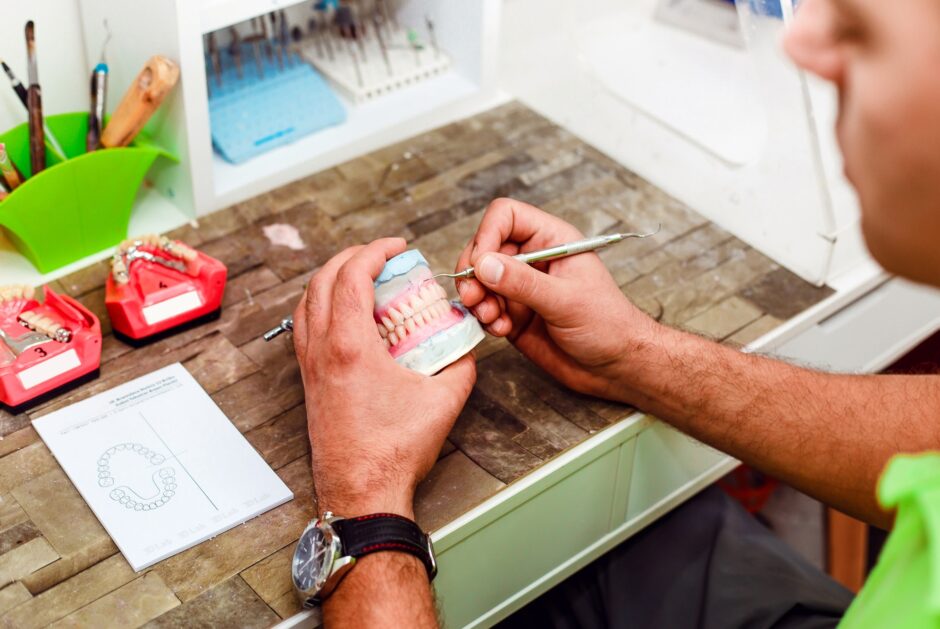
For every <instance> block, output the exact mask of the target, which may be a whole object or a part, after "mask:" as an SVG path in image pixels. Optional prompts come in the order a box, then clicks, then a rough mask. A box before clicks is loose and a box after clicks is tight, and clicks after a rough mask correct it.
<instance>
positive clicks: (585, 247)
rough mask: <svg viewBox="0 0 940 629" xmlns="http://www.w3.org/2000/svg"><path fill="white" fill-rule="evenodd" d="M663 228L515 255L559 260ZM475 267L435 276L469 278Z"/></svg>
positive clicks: (529, 260) (531, 261)
mask: <svg viewBox="0 0 940 629" xmlns="http://www.w3.org/2000/svg"><path fill="white" fill-rule="evenodd" d="M660 229H662V225H661V224H660V225H659V227H657V228H656V231H652V232H649V233H646V234H640V233H626V234H605V235H603V236H595V237H593V238H585V239H584V240H576V241H575V242H569V243H566V244H564V245H557V246H555V247H549V248H548V249H541V250H539V251H528V252H526V253H520V254H518V255H515V256H513V257H514V258H515V259H516V260H520V261H522V262H525V263H526V264H535V263H536V262H547V261H548V260H557V259H558V258H567V257H568V256H573V255H576V254H579V253H585V252H587V251H596V250H597V249H603V248H604V247H608V246H610V245H613V244H616V243H618V242H621V241H623V240H626V239H627V238H649V237H650V236H654V235H656V234H658V233H659V230H660ZM473 276H474V275H473V267H472V266H471V267H468V268H466V269H464V270H463V271H460V272H459V273H438V274H437V275H435V276H434V277H435V278H438V277H452V278H455V279H469V278H471V277H473Z"/></svg>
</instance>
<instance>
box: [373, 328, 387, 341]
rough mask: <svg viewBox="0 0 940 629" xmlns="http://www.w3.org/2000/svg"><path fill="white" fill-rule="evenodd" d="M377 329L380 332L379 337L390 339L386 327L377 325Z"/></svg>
mask: <svg viewBox="0 0 940 629" xmlns="http://www.w3.org/2000/svg"><path fill="white" fill-rule="evenodd" d="M375 327H376V328H377V329H378V331H379V336H381V337H382V338H383V339H384V338H388V330H387V329H386V328H385V326H384V325H376V326H375Z"/></svg>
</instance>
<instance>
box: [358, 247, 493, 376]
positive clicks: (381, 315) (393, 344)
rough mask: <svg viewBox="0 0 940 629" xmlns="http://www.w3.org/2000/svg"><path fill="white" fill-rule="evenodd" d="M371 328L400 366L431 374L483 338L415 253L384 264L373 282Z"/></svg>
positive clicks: (464, 311) (465, 310)
mask: <svg viewBox="0 0 940 629" xmlns="http://www.w3.org/2000/svg"><path fill="white" fill-rule="evenodd" d="M373 318H374V319H375V323H376V329H377V330H378V333H379V336H380V337H381V338H382V340H383V342H384V343H385V346H386V347H387V348H388V351H389V353H390V354H391V355H392V357H393V358H394V359H395V360H396V361H398V362H399V363H400V364H402V365H404V366H405V367H408V368H409V369H412V370H414V371H417V372H418V373H422V374H425V375H431V374H434V373H437V372H438V371H440V370H441V369H443V368H444V367H446V366H447V365H449V364H451V363H452V362H454V361H455V360H457V359H458V358H460V357H461V356H463V355H464V354H466V353H467V352H469V351H470V350H471V349H473V348H474V347H475V346H476V345H477V344H478V343H479V342H480V341H482V340H483V336H484V335H483V329H482V328H481V327H480V324H479V322H477V320H476V318H475V317H473V316H472V315H471V314H470V313H469V312H467V309H466V308H464V307H463V305H462V304H460V303H459V302H457V301H454V302H449V301H447V292H446V291H445V290H444V289H443V288H442V287H441V286H440V285H439V284H438V283H437V281H436V280H434V279H433V277H432V274H431V269H430V268H429V267H428V263H427V260H425V259H424V256H422V255H421V252H419V251H417V250H411V251H406V252H404V253H402V254H400V255H397V256H395V257H394V258H392V259H391V260H389V261H388V262H387V263H386V265H385V268H384V269H382V273H381V274H380V275H379V277H378V278H377V279H376V280H375V310H374V312H373Z"/></svg>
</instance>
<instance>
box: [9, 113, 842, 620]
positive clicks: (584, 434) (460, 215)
mask: <svg viewBox="0 0 940 629" xmlns="http://www.w3.org/2000/svg"><path fill="white" fill-rule="evenodd" d="M497 196H513V197H516V198H519V199H523V200H526V201H529V202H531V203H533V204H535V205H539V206H541V207H543V208H545V209H546V210H548V211H550V212H553V213H555V214H558V215H559V216H561V217H563V218H565V219H566V220H568V221H571V222H572V223H574V224H575V225H577V226H578V227H579V228H580V229H581V230H582V231H584V232H585V233H587V234H589V235H590V234H597V233H600V232H606V231H613V230H619V231H635V230H643V229H648V228H650V227H651V226H655V225H656V224H657V223H660V222H661V223H662V224H663V229H662V232H661V233H660V234H659V235H657V236H656V237H654V238H650V239H647V240H642V241H639V240H638V241H632V242H630V243H627V244H624V245H621V246H619V247H616V248H613V249H610V250H607V251H604V252H603V253H602V257H603V258H604V260H605V262H606V264H607V265H608V267H609V268H610V270H611V272H612V273H613V274H614V277H615V278H616V279H617V282H618V283H619V284H620V285H621V286H622V287H623V290H624V292H625V293H626V294H627V295H629V296H630V297H631V298H632V299H634V300H635V302H636V303H637V304H639V305H640V306H641V307H642V308H644V309H645V310H647V311H648V312H650V313H651V314H653V315H654V316H656V317H658V318H659V319H660V320H662V321H664V322H666V323H669V324H671V325H678V326H683V327H686V328H689V329H692V330H695V331H698V332H699V333H702V334H705V335H708V336H712V337H714V338H716V339H719V340H723V341H726V342H729V343H737V344H745V343H747V342H749V341H751V340H753V339H755V338H757V337H758V336H760V335H762V334H763V333H765V332H767V331H769V330H771V329H772V328H774V327H775V326H777V325H779V324H781V323H782V322H783V321H785V320H786V319H788V318H790V317H792V316H794V315H795V314H797V313H799V312H800V311H802V310H804V309H805V308H807V307H808V306H810V305H812V304H814V303H817V302H818V301H820V300H821V299H823V298H824V297H826V296H827V295H828V294H829V293H830V291H829V289H826V288H821V289H820V288H815V287H813V286H810V285H808V284H807V283H805V282H803V281H802V280H800V279H799V278H797V277H796V276H794V275H793V274H791V273H789V272H788V271H786V270H784V269H781V268H780V267H778V266H777V265H776V264H774V263H773V262H772V261H770V260H769V259H767V258H766V257H764V256H763V255H761V254H760V253H758V252H757V251H755V250H754V249H752V248H750V247H748V246H747V245H746V244H744V243H742V242H741V241H739V240H737V239H735V238H733V237H732V236H731V235H730V234H728V233H727V232H725V231H723V230H722V229H720V228H718V227H716V226H715V225H713V224H711V223H709V222H708V221H707V220H705V219H704V218H702V217H701V216H699V215H697V214H696V213H694V212H693V211H691V210H690V209H689V208H687V207H685V206H683V205H682V204H680V203H679V202H677V201H675V200H674V199H671V198H670V197H668V196H667V195H665V194H663V193H662V192H661V191H659V190H657V189H656V188H654V187H653V186H651V185H649V184H648V183H646V182H644V181H642V180H641V179H639V178H638V177H637V176H636V175H634V174H633V173H631V172H629V171H627V170H625V169H624V168H622V167H620V166H619V165H618V164H616V163H614V162H612V161H611V160H610V159H608V158H607V157H605V156H604V155H602V154H600V153H599V152H597V151H596V150H594V149H592V148H591V147H589V146H587V145H585V144H584V143H583V142H581V141H579V140H578V139H577V138H575V137H573V136H572V135H571V134H569V133H568V132H566V131H564V130H563V129H561V128H559V127H558V126H556V125H554V124H552V123H551V122H549V121H547V120H545V119H544V118H541V117H540V116H538V115H536V114H535V113H533V112H531V111H530V110H528V109H526V108H525V107H523V106H521V105H519V104H515V103H512V104H508V105H505V106H503V107H500V108H498V109H494V110H491V111H489V112H485V113H483V114H481V115H478V116H475V117H473V118H470V119H467V120H464V121H461V122H457V123H454V124H451V125H448V126H446V127H443V128H440V129H437V130H435V131H432V132H430V133H426V134H424V135H421V136H418V137H415V138H412V139H410V140H407V141H404V142H401V143H399V144H397V145H394V146H390V147H388V148H385V149H383V150H380V151H377V152H375V153H371V154H369V155H365V156H363V157H360V158H358V159H355V160H353V161H351V162H348V163H345V164H342V165H339V166H337V167H335V168H332V169H330V170H327V171H324V172H321V173H318V174H316V175H313V176H311V177H309V178H307V179H304V180H301V181H299V182H296V183H293V184H291V185H288V186H285V187H283V188H280V189H278V190H275V191H273V192H270V193H266V194H263V195H261V196H259V197H257V198H255V199H252V200H250V201H247V202H244V203H240V204H238V205H236V206H233V207H231V208H228V209H225V210H223V211H220V212H217V213H215V214H213V215H210V216H208V217H205V218H204V219H202V220H200V221H199V224H198V225H191V226H185V227H183V228H181V229H179V230H177V232H175V233H174V234H171V235H172V236H174V237H178V238H181V239H183V240H184V241H185V242H187V243H189V244H190V245H193V246H197V247H199V248H200V249H202V250H203V251H205V252H206V253H208V254H209V255H212V256H214V257H216V258H219V259H221V260H222V261H223V262H224V263H225V264H226V265H228V268H229V273H230V275H229V284H228V288H227V291H226V296H225V302H224V310H223V314H222V317H221V318H220V319H219V320H217V321H215V322H211V323H208V324H206V325H203V326H201V327H198V328H195V329H192V330H188V331H186V332H184V333H181V334H179V335H176V336H172V337H170V338H167V339H164V340H162V341H160V342H158V343H155V344H153V345H149V346H146V347H144V348H141V349H132V348H131V347H129V346H127V345H125V344H123V343H121V342H120V341H118V340H116V339H115V338H114V337H113V336H112V335H110V333H109V325H108V322H107V317H106V315H105V313H104V307H103V299H104V289H103V283H104V279H105V276H106V273H107V268H108V267H107V265H106V263H99V264H95V265H93V266H91V267H89V268H87V269H84V270H82V271H79V272H77V273H74V274H72V275H69V276H67V277H64V278H62V279H61V280H59V281H58V282H56V283H54V284H53V287H54V288H57V289H59V290H61V291H64V292H66V293H68V294H70V295H73V296H75V297H77V298H79V299H80V300H81V301H82V302H83V303H85V304H86V305H87V306H89V307H90V308H91V309H92V310H94V311H95V312H96V313H97V314H98V315H99V316H100V317H101V319H102V325H103V328H104V332H105V334H106V336H105V338H104V343H103V356H102V364H101V375H100V377H99V378H98V379H97V380H95V381H92V382H90V383H88V384H85V385H83V386H82V387H80V388H78V389H76V390H73V391H71V392H68V393H66V394H64V395H61V396H60V397H57V398H55V399H52V400H51V401H48V402H46V403H45V404H44V405H42V406H40V407H38V408H34V409H32V410H31V411H29V413H22V414H19V415H15V416H14V415H11V414H9V413H7V412H5V411H2V410H0V435H2V436H3V440H2V441H0V457H2V458H0V587H2V589H0V625H2V626H14V627H29V626H41V625H46V624H50V623H56V622H59V623H62V624H64V625H75V626H78V625H82V626H106V625H120V626H123V627H129V626H137V625H142V624H145V623H148V622H149V623H150V626H167V627H169V626H188V625H194V624H200V623H202V626H217V627H222V626H243V627H265V626H269V625H272V624H273V623H276V622H278V621H279V620H280V619H282V618H287V617H289V616H291V615H292V614H294V613H296V612H297V611H298V606H297V603H296V601H295V599H294V595H293V593H292V591H291V587H290V578H289V570H288V567H289V560H290V556H291V554H292V552H293V546H294V542H295V541H296V539H297V537H298V536H299V534H300V532H301V531H302V529H303V528H304V526H305V525H306V523H307V522H308V520H310V519H311V518H312V517H313V516H314V514H315V513H316V507H315V504H314V499H313V492H312V489H313V488H312V486H311V477H310V469H309V468H310V463H309V444H308V440H307V434H306V423H305V414H304V406H303V389H302V387H301V381H300V376H299V372H298V368H297V365H296V362H295V359H294V355H293V350H292V346H291V341H290V339H289V338H288V337H287V336H283V337H281V338H279V339H278V340H277V341H276V342H273V343H264V342H262V341H261V340H260V339H259V336H260V334H261V333H262V332H264V331H265V330H267V329H268V328H270V327H271V326H272V325H275V324H276V323H277V322H278V321H279V320H280V319H281V317H282V316H283V315H284V314H286V313H289V312H291V311H292V309H293V307H294V305H295V302H296V301H297V299H298V297H299V296H300V294H301V291H302V290H303V286H304V283H305V282H306V281H307V279H308V278H309V277H310V274H311V273H312V272H313V271H314V270H315V269H316V268H317V267H318V266H319V265H321V264H322V263H323V262H325V261H326V260H327V259H328V258H329V257H330V256H332V255H333V254H335V253H336V252H338V251H339V250H340V249H342V248H343V247H345V246H347V245H350V244H354V243H359V242H362V241H367V240H370V239H373V238H375V237H378V236H388V235H400V236H404V237H406V238H407V239H408V240H409V242H410V243H411V245H412V246H413V247H416V248H418V249H420V250H421V251H422V252H423V253H424V255H425V256H426V257H427V259H428V260H429V262H430V264H431V266H432V268H435V269H440V270H448V269H451V268H453V266H454V263H455V261H456V256H457V255H458V253H459V251H460V250H461V249H462V247H463V245H464V244H465V243H466V242H467V241H468V239H469V238H470V237H471V235H472V234H473V232H474V230H475V227H476V225H477V224H478V222H479V219H480V216H481V212H482V209H483V208H484V207H485V205H486V203H487V202H488V201H489V200H491V199H492V198H494V197H497ZM273 224H287V225H291V226H293V227H295V228H297V230H298V231H299V233H300V236H301V238H302V239H303V242H304V244H305V246H304V248H303V249H300V250H292V249H288V248H286V247H282V246H273V245H272V244H271V242H270V241H269V239H268V238H267V237H266V236H265V227H266V226H269V225H273ZM451 291H452V289H451ZM177 361H179V362H182V363H183V364H184V365H185V366H186V368H187V369H189V371H190V372H192V373H193V375H194V376H195V377H196V379H197V380H198V381H199V382H200V383H201V384H202V386H203V387H204V388H205V389H206V390H207V391H208V392H209V394H210V395H211V396H212V397H213V399H215V401H216V402H217V403H218V404H219V406H220V407H221V408H222V410H223V411H224V412H225V413H226V415H227V416H228V417H229V418H230V419H231V420H232V422H233V423H234V424H235V425H236V426H237V427H238V429H239V430H241V431H242V432H243V433H244V434H245V436H246V438H247V439H248V440H249V441H250V442H251V444H252V445H253V446H254V447H255V448H256V449H257V450H258V451H259V452H260V453H261V455H262V456H263V457H264V458H265V460H266V461H267V462H268V463H269V464H270V465H271V467H273V468H274V469H275V470H276V471H277V473H278V474H279V475H280V477H281V478H282V479H283V480H284V481H285V482H286V483H287V485H288V486H289V487H290V488H291V489H292V490H293V491H294V494H295V498H294V500H293V501H291V502H289V503H287V504H285V505H283V506H281V507H278V508H277V509H274V510H272V511H269V512H267V513H265V514H263V515H262V516H260V517H258V518H255V519H254V520H251V521H249V522H247V523H245V524H244V525H242V526H239V527H237V528H235V529H233V530H231V531H229V532H227V533H224V534H222V535H220V536H218V537H216V538H215V539H212V540H210V541H207V542H205V543H203V544H200V545H199V546H197V547H194V548H192V549H190V550H187V551H185V552H183V553H180V554H179V555H176V556H174V557H171V558H170V559H167V560H166V561H163V562H161V563H159V564H157V565H155V566H153V567H152V568H150V569H148V570H146V571H145V572H143V573H138V574H135V573H134V572H133V571H132V570H131V569H130V567H129V566H128V564H127V563H126V562H125V561H124V559H123V557H122V556H121V555H120V554H119V553H118V552H117V548H116V547H115V545H114V543H113V542H112V541H111V539H110V538H109V537H108V535H107V534H106V533H105V531H104V529H103V528H102V527H101V526H100V524H99V523H98V521H97V520H96V519H95V517H94V515H93V514H92V512H91V511H90V510H89V509H88V507H87V506H86V505H85V503H84V502H83V501H82V499H81V498H80V497H79V495H78V493H77V492H76V490H75V489H74V487H73V486H72V484H71V483H70V482H69V481H68V479H67V478H66V476H65V474H64V473H63V471H62V470H61V468H60V467H59V466H58V465H57V463H56V462H55V460H54V459H53V457H52V456H51V454H50V453H49V451H48V450H47V449H46V447H45V446H44V444H43V443H42V442H41V441H40V439H39V438H38V436H37V434H36V432H35V431H34V430H33V429H32V427H31V425H30V420H31V419H35V418H37V417H40V416H42V415H43V414H45V413H48V412H50V411H52V410H54V409H58V408H62V407H63V406H66V405H68V404H70V403H72V402H75V401H76V400H79V399H82V398H85V397H87V396H89V395H92V394H94V393H97V392H100V391H104V390H106V389H108V388H110V387H113V386H115V385H117V384H120V383H122V382H125V381H127V380H130V379H132V378H135V377H137V376H140V375H142V374H145V373H148V372H150V371H152V370H154V369H157V368H159V367H162V366H164V365H167V364H170V363H174V362H177ZM629 414H630V409H628V408H626V407H622V406H618V405H615V404H610V403H606V402H602V401H599V400H595V399H591V398H587V397H584V396H580V395H576V394H573V393H571V392H568V391H566V390H565V389H563V388H562V387H561V386H559V385H557V384H555V383H554V382H553V381H552V380H551V379H550V378H548V377H547V376H546V375H545V374H543V373H541V372H539V371H538V370H537V369H536V368H534V367H532V366H531V365H529V364H528V363H527V362H526V361H524V360H523V359H522V358H521V357H520V356H519V355H518V354H517V353H516V352H515V350H514V349H513V348H511V347H509V346H508V345H507V344H506V343H505V342H503V341H497V340H494V339H488V340H487V341H485V342H484V344H483V345H482V346H481V348H480V362H479V380H478V382H477V386H476V388H475V389H474V392H473V394H472V396H471V398H470V401H469V403H468V405H467V407H466V409H465V410H464V412H463V413H462V415H461V416H460V418H459V419H458V421H457V424H456V426H455V428H454V430H453V432H452V433H451V435H450V437H449V439H448V441H447V443H446V445H445V448H444V450H443V452H442V453H441V457H440V459H439V461H438V463H437V465H436V467H435V468H434V469H433V470H432V472H431V474H430V476H429V478H428V479H427V480H426V481H425V482H424V483H423V484H422V486H421V488H420V490H419V492H418V497H417V507H416V509H417V516H418V520H419V523H420V524H421V525H422V526H423V527H425V528H426V529H430V530H440V529H441V528H442V527H445V525H448V524H449V523H452V522H454V521H455V520H458V519H459V518H461V517H464V518H465V517H466V514H467V512H468V511H470V510H471V509H472V508H474V507H476V506H477V505H479V504H480V503H482V502H484V501H487V500H491V499H492V498H493V497H494V496H499V495H502V494H503V493H505V492H507V491H509V490H507V486H510V484H513V485H511V487H517V486H520V481H522V480H524V479H527V478H532V477H533V476H534V475H535V474H536V473H537V472H538V470H539V469H540V468H543V467H546V463H548V462H550V461H553V460H557V459H558V458H559V455H560V454H562V453H565V452H570V451H572V449H573V448H576V447H578V446H579V444H580V445H581V446H583V444H584V443H590V439H591V438H592V436H593V435H600V434H604V432H605V431H611V430H615V429H616V426H615V424H617V423H618V422H621V421H622V420H624V418H626V417H627V416H628V415H629ZM617 460H618V461H619V460H620V459H617ZM621 464H622V463H621ZM599 469H600V468H599ZM523 484H524V483H523ZM511 487H510V490H511ZM620 491H625V489H623V488H621V490H620ZM625 508H626V507H624V509H625ZM494 517H495V516H494ZM605 517H606V516H605ZM522 541H524V540H520V543H521V542H522ZM447 568H448V566H447V562H446V561H443V562H442V570H445V569H447ZM451 570H454V568H451ZM445 582H446V580H445ZM465 585H466V587H467V588H468V589H467V590H466V592H467V596H470V597H471V598H472V592H473V585H474V584H465ZM442 587H443V586H442ZM444 603H445V613H449V612H447V604H448V601H447V600H446V598H445V601H444Z"/></svg>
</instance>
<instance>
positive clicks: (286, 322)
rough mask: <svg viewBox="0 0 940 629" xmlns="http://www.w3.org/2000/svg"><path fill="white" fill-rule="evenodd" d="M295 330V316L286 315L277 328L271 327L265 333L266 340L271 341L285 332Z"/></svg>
mask: <svg viewBox="0 0 940 629" xmlns="http://www.w3.org/2000/svg"><path fill="white" fill-rule="evenodd" d="M293 331H294V317H285V318H284V319H282V320H281V322H280V323H279V324H278V326H277V327H276V328H271V329H270V330H268V331H267V332H265V333H264V340H265V341H271V340H273V339H275V338H277V337H278V336H280V335H281V334H283V333H284V332H293Z"/></svg>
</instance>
